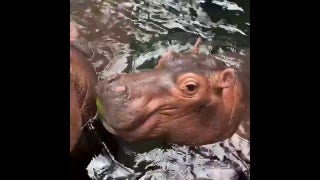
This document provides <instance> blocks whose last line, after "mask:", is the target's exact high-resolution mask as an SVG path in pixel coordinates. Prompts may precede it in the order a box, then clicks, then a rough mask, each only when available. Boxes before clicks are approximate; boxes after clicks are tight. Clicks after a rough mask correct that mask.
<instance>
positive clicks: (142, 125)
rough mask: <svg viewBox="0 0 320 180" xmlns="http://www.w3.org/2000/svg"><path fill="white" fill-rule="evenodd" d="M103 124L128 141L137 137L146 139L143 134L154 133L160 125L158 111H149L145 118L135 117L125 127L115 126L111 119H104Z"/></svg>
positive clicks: (108, 129)
mask: <svg viewBox="0 0 320 180" xmlns="http://www.w3.org/2000/svg"><path fill="white" fill-rule="evenodd" d="M102 124H103V126H104V127H105V128H106V130H107V131H109V132H110V133H111V134H114V135H116V136H120V137H122V138H124V139H126V140H128V141H134V140H135V139H144V137H143V135H145V134H149V135H150V134H152V131H153V130H154V129H155V128H156V127H157V126H158V124H159V119H158V118H157V117H156V111H153V112H152V113H149V114H148V115H147V116H145V117H143V118H135V119H133V120H132V121H131V122H130V123H128V124H127V125H126V126H125V127H122V128H117V127H114V126H113V125H112V124H111V123H110V122H109V121H107V120H102Z"/></svg>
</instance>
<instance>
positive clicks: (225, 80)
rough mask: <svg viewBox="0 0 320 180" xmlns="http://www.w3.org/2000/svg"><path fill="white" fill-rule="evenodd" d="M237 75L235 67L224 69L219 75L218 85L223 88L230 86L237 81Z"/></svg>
mask: <svg viewBox="0 0 320 180" xmlns="http://www.w3.org/2000/svg"><path fill="white" fill-rule="evenodd" d="M236 80H237V77H236V74H235V71H234V69H232V68H227V69H225V70H223V71H222V72H221V73H220V74H219V76H218V86H219V87H221V88H228V87H231V86H233V85H234V84H235V83H236Z"/></svg>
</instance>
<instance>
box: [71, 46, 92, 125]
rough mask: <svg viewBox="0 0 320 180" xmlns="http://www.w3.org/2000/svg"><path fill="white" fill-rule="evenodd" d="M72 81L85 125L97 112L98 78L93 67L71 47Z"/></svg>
mask: <svg viewBox="0 0 320 180" xmlns="http://www.w3.org/2000/svg"><path fill="white" fill-rule="evenodd" d="M70 80H71V84H73V85H74V88H75V90H76V94H77V98H78V103H79V106H80V112H81V117H82V124H83V125H84V124H85V123H86V122H87V121H88V120H89V119H90V118H93V117H94V116H95V114H96V112H97V108H96V105H95V103H96V92H95V90H94V87H95V86H96V85H97V82H98V78H97V75H96V72H95V70H94V68H93V66H92V65H91V64H90V63H89V62H88V61H87V60H86V59H85V57H84V56H83V55H82V54H81V53H80V52H79V51H78V50H77V49H76V48H74V47H72V46H71V47H70Z"/></svg>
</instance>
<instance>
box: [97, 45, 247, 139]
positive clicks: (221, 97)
mask: <svg viewBox="0 0 320 180" xmlns="http://www.w3.org/2000/svg"><path fill="white" fill-rule="evenodd" d="M199 43H200V40H198V41H197V43H196V45H195V48H194V49H193V50H192V52H187V53H177V52H172V51H171V52H168V53H166V54H164V55H163V56H162V58H161V59H160V60H159V62H158V65H157V67H156V68H155V69H154V70H149V71H143V72H139V73H129V74H117V75H113V76H110V77H108V78H107V79H105V80H103V81H101V82H100V83H99V84H98V86H97V88H96V91H97V95H98V103H99V106H100V107H99V112H100V113H101V115H102V116H103V117H104V120H103V124H104V126H105V128H106V129H107V130H108V131H109V132H111V133H112V134H114V135H117V136H120V137H122V138H124V139H125V140H128V141H132V142H137V141H143V140H152V139H163V140H165V141H167V142H171V143H177V144H184V145H203V144H209V143H214V142H218V141H221V140H224V139H227V138H229V137H231V136H232V135H233V134H234V133H235V132H237V133H239V135H241V136H242V137H245V138H247V139H249V137H250V134H249V127H250V123H249V122H250V103H249V101H250V87H249V84H250V71H249V70H250V68H249V66H250V51H248V52H246V53H245V55H240V54H239V53H229V54H225V55H226V56H228V57H231V58H235V59H236V60H240V61H242V62H241V63H240V64H241V65H240V67H236V66H235V67H229V66H228V65H227V64H226V63H225V62H224V61H222V60H219V57H218V56H216V57H215V56H206V55H202V54H199ZM239 125H241V128H242V129H241V130H239V129H238V128H239V127H240V126H239Z"/></svg>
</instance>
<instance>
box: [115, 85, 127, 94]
mask: <svg viewBox="0 0 320 180" xmlns="http://www.w3.org/2000/svg"><path fill="white" fill-rule="evenodd" d="M125 90H127V88H126V87H125V86H116V87H114V88H113V89H112V91H114V92H116V93H121V92H124V91H125Z"/></svg>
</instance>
